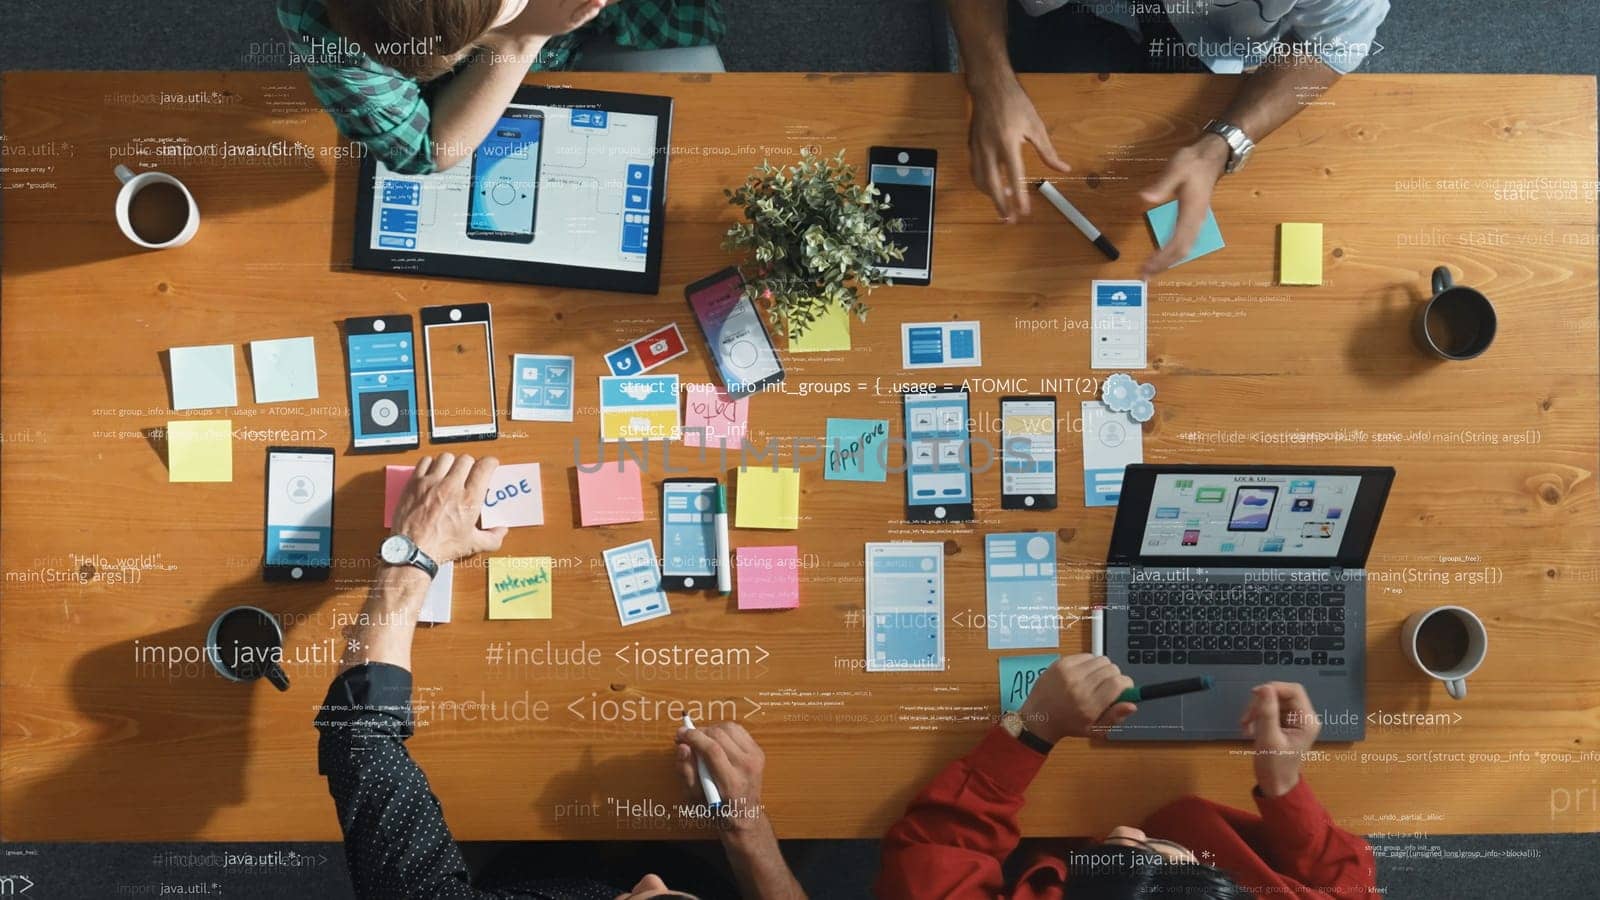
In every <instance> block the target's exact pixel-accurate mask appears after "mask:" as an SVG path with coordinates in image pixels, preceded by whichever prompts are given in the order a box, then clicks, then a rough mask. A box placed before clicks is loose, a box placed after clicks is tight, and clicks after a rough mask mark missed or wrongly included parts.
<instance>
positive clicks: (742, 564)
mask: <svg viewBox="0 0 1600 900" xmlns="http://www.w3.org/2000/svg"><path fill="white" fill-rule="evenodd" d="M734 572H735V573H736V575H737V576H738V582H737V583H736V584H735V586H734V587H735V593H736V595H737V599H738V601H739V608H740V609H794V608H795V607H797V606H799V605H800V548H799V547H740V548H739V549H738V561H737V563H736V564H735V568H734Z"/></svg>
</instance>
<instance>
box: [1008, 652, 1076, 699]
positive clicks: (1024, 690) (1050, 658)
mask: <svg viewBox="0 0 1600 900" xmlns="http://www.w3.org/2000/svg"><path fill="white" fill-rule="evenodd" d="M1060 658H1061V657H1059V656H1057V655H1056V654H1054V653H1036V654H1033V655H1031V656H1002V657H1000V712H1001V714H1005V713H1008V712H1016V711H1017V710H1019V709H1021V708H1022V701H1024V700H1026V699H1028V692H1029V691H1031V690H1033V685H1034V683H1035V682H1037V681H1038V680H1039V676H1041V675H1043V674H1044V670H1045V669H1048V668H1050V664H1051V663H1053V662H1055V661H1056V660H1058V659H1060Z"/></svg>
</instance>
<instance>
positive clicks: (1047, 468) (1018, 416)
mask: <svg viewBox="0 0 1600 900" xmlns="http://www.w3.org/2000/svg"><path fill="white" fill-rule="evenodd" d="M1000 508H1001V509H1055V508H1056V398H1054V397H1001V398H1000Z"/></svg>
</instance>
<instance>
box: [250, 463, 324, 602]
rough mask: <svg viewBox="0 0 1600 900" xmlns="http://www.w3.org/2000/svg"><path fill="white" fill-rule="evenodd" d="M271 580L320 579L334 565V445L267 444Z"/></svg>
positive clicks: (267, 572)
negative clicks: (274, 445) (329, 446)
mask: <svg viewBox="0 0 1600 900" xmlns="http://www.w3.org/2000/svg"><path fill="white" fill-rule="evenodd" d="M265 562H266V566H265V569H264V574H265V577H266V579H267V580H268V581H322V580H324V579H326V578H327V577H328V570H329V569H330V568H331V567H332V565H333V450H331V449H329V448H325V447H268V448H267V522H266V558H265Z"/></svg>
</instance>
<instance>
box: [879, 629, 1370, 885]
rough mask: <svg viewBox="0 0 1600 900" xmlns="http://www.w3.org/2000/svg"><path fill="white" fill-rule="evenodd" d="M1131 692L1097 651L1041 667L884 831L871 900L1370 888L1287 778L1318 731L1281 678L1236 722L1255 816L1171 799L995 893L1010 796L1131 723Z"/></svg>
mask: <svg viewBox="0 0 1600 900" xmlns="http://www.w3.org/2000/svg"><path fill="white" fill-rule="evenodd" d="M1132 686H1133V682H1132V681H1131V680H1130V679H1129V678H1128V677H1127V676H1125V675H1123V674H1122V672H1121V670H1119V669H1118V668H1117V666H1116V664H1115V663H1113V662H1112V661H1111V660H1110V659H1107V658H1106V657H1103V656H1091V655H1089V654H1087V653H1080V654H1078V655H1076V656H1068V657H1064V658H1062V659H1059V660H1057V661H1056V662H1055V663H1054V664H1052V665H1051V666H1050V668H1049V669H1047V670H1046V671H1045V672H1044V674H1042V675H1041V676H1040V677H1039V680H1038V681H1037V682H1036V683H1035V684H1034V687H1033V692H1032V693H1030V694H1029V695H1028V699H1027V700H1026V701H1024V703H1023V705H1022V708H1021V710H1019V711H1018V712H1016V713H1008V714H1006V716H1005V717H1003V718H1002V720H1001V723H1000V724H998V725H996V726H995V727H994V728H992V729H991V730H990V731H989V733H988V734H987V735H985V736H984V738H983V740H982V741H980V742H979V743H978V746H977V747H976V748H974V749H973V750H972V751H971V752H970V753H968V754H967V755H966V756H965V757H963V758H962V759H959V760H957V761H955V762H953V763H951V764H950V765H949V766H947V767H946V768H945V770H944V771H943V772H941V773H939V775H938V776H937V777H935V778H934V779H933V781H932V782H930V783H929V784H928V786H927V787H925V788H924V789H923V790H922V792H921V793H920V794H918V795H917V797H916V798H915V799H914V800H912V801H911V805H910V806H909V807H907V808H906V813H905V815H904V816H903V817H901V819H900V821H898V822H896V823H895V824H894V825H893V826H892V827H891V828H890V829H889V832H888V834H887V835H886V836H885V837H884V840H883V868H882V871H881V872H880V874H879V877H878V882H877V893H878V896H879V897H883V898H901V897H946V898H964V897H971V898H976V897H983V898H995V897H1007V898H1015V900H1023V898H1026V900H1043V898H1061V897H1066V898H1072V900H1083V898H1107V900H1109V898H1135V897H1151V898H1154V897H1188V898H1209V900H1235V898H1238V900H1244V898H1249V897H1269V896H1275V895H1289V896H1295V897H1323V898H1328V897H1333V896H1346V895H1355V894H1367V893H1375V892H1376V890H1377V888H1376V883H1375V881H1374V878H1375V871H1374V863H1373V856H1372V848H1371V847H1369V846H1368V845H1367V842H1366V841H1365V840H1363V839H1362V838H1360V837H1358V836H1357V835H1354V834H1350V833H1349V832H1347V831H1343V830H1341V829H1340V828H1338V827H1337V826H1335V825H1334V824H1333V820H1332V819H1331V818H1330V817H1329V816H1328V812H1327V810H1325V809H1324V808H1323V807H1322V804H1320V803H1318V802H1317V798H1316V797H1315V796H1314V795H1313V794H1312V793H1311V788H1310V786H1309V785H1307V784H1306V781H1305V779H1304V778H1302V777H1301V775H1300V761H1301V756H1302V755H1303V754H1304V753H1305V752H1306V751H1308V750H1310V749H1311V746H1312V744H1313V743H1315V742H1316V739H1317V732H1318V731H1320V730H1321V727H1322V726H1321V724H1320V723H1318V721H1317V717H1316V713H1315V712H1314V711H1313V709H1312V706H1311V700H1310V698H1309V697H1308V696H1307V695H1306V691H1305V688H1303V687H1301V686H1300V685H1298V684H1288V683H1284V682H1271V683H1269V684H1263V685H1259V686H1257V687H1256V688H1255V692H1254V694H1253V695H1252V697H1251V700H1250V706H1249V708H1248V709H1247V710H1245V712H1244V716H1243V717H1242V718H1241V719H1240V725H1241V727H1242V728H1243V729H1244V732H1245V734H1246V735H1247V736H1249V737H1251V738H1252V739H1253V740H1254V743H1255V752H1254V761H1255V775H1256V787H1255V790H1254V792H1253V796H1254V799H1255V804H1256V808H1257V809H1258V810H1259V811H1260V815H1259V816H1258V815H1252V814H1250V813H1248V812H1245V811H1243V810H1239V809H1233V808H1231V807H1227V806H1223V805H1221V804H1218V803H1213V802H1211V801H1209V800H1202V799H1201V798H1199V797H1194V796H1190V797H1184V798H1182V799H1180V800H1178V801H1176V802H1173V803H1170V804H1168V805H1167V806H1165V807H1163V808H1161V809H1160V810H1158V811H1156V813H1155V814H1154V815H1152V816H1150V817H1149V818H1148V819H1146V820H1145V821H1144V823H1143V826H1142V827H1141V828H1132V827H1129V826H1126V825H1123V826H1118V827H1117V828H1113V829H1112V830H1111V833H1110V834H1108V835H1106V837H1105V839H1104V840H1103V841H1101V842H1100V843H1098V844H1095V845H1093V846H1089V847H1087V848H1085V849H1082V850H1073V851H1071V852H1068V853H1067V854H1066V857H1065V858H1064V859H1063V858H1061V857H1060V856H1056V855H1050V854H1041V855H1039V856H1038V857H1035V858H1033V859H1031V860H1029V859H1019V860H1017V861H1016V862H1021V863H1022V864H1023V869H1022V875H1021V877H1020V878H1018V879H1016V880H1015V881H1013V882H1011V883H1010V884H1009V885H1008V884H1007V883H1006V879H1005V876H1004V875H1003V870H1002V866H1003V864H1004V863H1005V862H1006V859H1007V857H1009V856H1011V855H1012V851H1013V850H1015V849H1016V848H1017V844H1018V841H1019V840H1020V838H1021V834H1020V832H1019V829H1018V824H1017V815H1018V813H1019V812H1020V811H1021V809H1022V805H1023V794H1024V793H1025V792H1026V791H1027V789H1028V785H1029V783H1031V782H1032V781H1033V779H1034V776H1036V775H1037V774H1038V773H1039V769H1040V768H1042V767H1043V766H1044V761H1045V758H1046V754H1047V753H1049V752H1050V748H1051V746H1052V745H1054V744H1055V743H1056V742H1058V741H1060V740H1063V739H1064V738H1068V737H1087V736H1088V735H1089V734H1090V732H1091V731H1099V730H1103V729H1105V728H1109V727H1111V726H1113V725H1116V724H1118V723H1120V722H1121V721H1122V720H1124V719H1126V718H1127V717H1128V716H1130V715H1132V714H1133V713H1134V711H1135V709H1136V707H1135V706H1134V705H1133V704H1132V703H1119V702H1117V695H1118V694H1120V693H1121V692H1122V691H1123V690H1124V689H1125V688H1129V687H1132ZM1154 702H1161V701H1154ZM1168 702H1170V701H1168ZM1124 752H1132V753H1137V752H1138V751H1137V750H1128V751H1124ZM1074 777H1080V778H1088V777H1095V773H1093V772H1088V773H1084V772H1079V773H1076V775H1075V776H1074Z"/></svg>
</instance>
